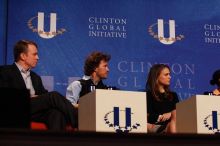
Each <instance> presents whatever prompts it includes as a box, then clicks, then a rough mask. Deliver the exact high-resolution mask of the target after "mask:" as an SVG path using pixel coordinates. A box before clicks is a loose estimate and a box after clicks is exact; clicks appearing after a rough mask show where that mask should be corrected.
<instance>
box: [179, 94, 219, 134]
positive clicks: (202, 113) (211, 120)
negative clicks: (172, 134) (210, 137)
mask: <svg viewBox="0 0 220 146" xmlns="http://www.w3.org/2000/svg"><path fill="white" fill-rule="evenodd" d="M176 112H177V113H176V116H177V133H201V134H202V133H203V134H211V133H213V134H214V133H220V130H219V129H220V122H219V120H220V119H219V117H220V116H219V113H220V97H219V96H209V95H195V96H192V97H191V98H189V99H187V100H185V101H182V102H179V103H177V106H176Z"/></svg>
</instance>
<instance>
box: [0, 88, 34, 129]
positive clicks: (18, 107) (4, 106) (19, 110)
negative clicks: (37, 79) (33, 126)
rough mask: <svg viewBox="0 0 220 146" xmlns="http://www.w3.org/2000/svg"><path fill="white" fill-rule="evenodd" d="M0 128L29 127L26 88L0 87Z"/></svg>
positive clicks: (28, 104)
mask: <svg viewBox="0 0 220 146" xmlns="http://www.w3.org/2000/svg"><path fill="white" fill-rule="evenodd" d="M0 128H28V129H29V128H30V94H29V91H28V90H26V89H14V88H0Z"/></svg>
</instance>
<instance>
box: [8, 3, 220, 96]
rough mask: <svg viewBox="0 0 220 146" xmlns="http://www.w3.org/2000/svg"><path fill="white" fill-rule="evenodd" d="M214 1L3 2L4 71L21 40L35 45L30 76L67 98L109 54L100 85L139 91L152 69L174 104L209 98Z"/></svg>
mask: <svg viewBox="0 0 220 146" xmlns="http://www.w3.org/2000/svg"><path fill="white" fill-rule="evenodd" d="M219 5H220V1H219V0H212V1H209V0H202V1H201V0H194V1H185V0H178V1H176V0H170V1H169V2H167V1H164V0H147V1H146V0H105V1H103V0H93V1H91V0H56V1H51V0H44V1H38V0H19V1H17V0H9V1H8V26H7V27H8V32H7V64H11V63H12V62H13V56H12V48H13V45H14V44H15V43H16V42H17V41H18V40H20V39H30V40H33V41H35V42H37V44H38V45H39V56H40V60H39V64H38V66H37V67H36V68H35V71H36V72H37V73H38V74H40V75H41V76H42V78H43V80H44V84H45V86H46V87H47V88H48V89H49V90H57V91H60V92H61V93H62V94H63V95H65V90H66V87H67V85H68V84H69V82H71V81H73V80H75V79H78V78H79V77H81V76H82V75H83V64H84V60H85V57H86V56H87V55H88V54H89V53H90V52H91V51H94V50H99V51H104V52H106V53H109V54H111V56H112V59H111V61H110V74H109V77H108V79H107V80H105V83H106V84H108V85H113V86H117V87H118V88H120V89H122V90H132V91H141V90H143V89H144V88H145V82H146V78H147V74H148V71H149V68H150V67H151V66H152V65H153V64H155V63H166V64H168V65H169V66H170V67H171V71H172V72H171V76H172V86H171V87H172V90H174V91H176V92H178V94H179V97H180V100H183V99H186V98H188V97H191V96H192V95H194V94H202V93H203V92H204V91H207V90H211V88H212V87H211V86H210V85H209V80H210V79H211V75H212V72H213V71H214V70H216V69H218V68H219V63H218V60H219V59H218V56H220V51H219V48H220V47H219V43H220V32H219V30H220V25H219V24H220V23H219V22H220V19H219V17H220V8H219Z"/></svg>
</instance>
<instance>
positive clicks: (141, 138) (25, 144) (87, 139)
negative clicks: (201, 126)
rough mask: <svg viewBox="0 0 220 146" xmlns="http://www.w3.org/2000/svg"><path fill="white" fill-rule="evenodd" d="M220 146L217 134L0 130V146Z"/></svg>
mask: <svg viewBox="0 0 220 146" xmlns="http://www.w3.org/2000/svg"><path fill="white" fill-rule="evenodd" d="M195 144H196V145H198V146H219V145H220V134H214V135H212V134H210V135H209V134H166V135H157V134H132V133H130V134H116V133H99V132H98V133H97V132H94V133H93V132H54V131H29V130H18V129H16V130H15V129H0V146H41V145H43V146H73V145H74V146H81V145H95V146H142V145H143V146H146V145H147V146H174V145H175V146H191V145H192V146H195Z"/></svg>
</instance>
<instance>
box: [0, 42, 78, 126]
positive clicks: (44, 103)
mask: <svg viewBox="0 0 220 146" xmlns="http://www.w3.org/2000/svg"><path fill="white" fill-rule="evenodd" d="M38 60H39V57H38V46H37V44H36V43H35V42H33V41H29V40H20V41H18V42H17V43H16V44H15V46H14V63H13V64H12V65H5V66H1V67H0V87H6V88H15V89H28V90H29V91H30V96H31V98H30V99H31V100H30V113H31V121H36V122H44V123H45V124H46V125H47V127H48V129H49V130H65V127H66V125H67V124H71V126H72V127H76V126H77V121H76V118H74V117H75V116H76V115H77V110H76V109H75V108H74V107H73V106H72V104H71V103H70V102H69V101H68V100H67V99H66V98H65V97H64V96H62V95H61V94H59V93H58V92H56V91H53V92H48V91H47V90H46V89H45V88H44V86H43V84H42V80H41V78H40V76H39V75H37V74H36V73H35V72H33V71H32V70H31V69H32V68H34V67H35V66H36V65H37V62H38Z"/></svg>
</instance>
